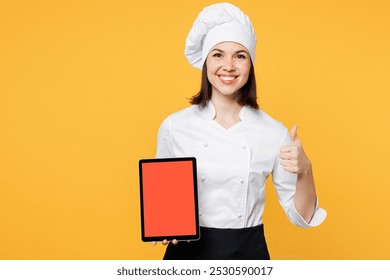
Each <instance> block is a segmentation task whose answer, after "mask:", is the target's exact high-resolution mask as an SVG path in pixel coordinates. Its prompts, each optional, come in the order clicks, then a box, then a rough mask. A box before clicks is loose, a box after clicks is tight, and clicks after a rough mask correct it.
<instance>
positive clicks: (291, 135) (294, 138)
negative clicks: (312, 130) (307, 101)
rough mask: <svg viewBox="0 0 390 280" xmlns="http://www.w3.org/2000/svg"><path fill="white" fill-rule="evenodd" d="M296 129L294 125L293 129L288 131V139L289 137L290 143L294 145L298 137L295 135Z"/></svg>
mask: <svg viewBox="0 0 390 280" xmlns="http://www.w3.org/2000/svg"><path fill="white" fill-rule="evenodd" d="M297 129H298V125H296V124H294V125H293V127H292V128H291V130H290V137H291V141H292V142H293V143H294V142H295V141H296V139H297V137H298V135H297Z"/></svg>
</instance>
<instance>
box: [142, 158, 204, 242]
mask: <svg viewBox="0 0 390 280" xmlns="http://www.w3.org/2000/svg"><path fill="white" fill-rule="evenodd" d="M196 178H197V177H196V159H195V158H194V157H185V158H158V159H141V160H140V161H139V180H140V198H141V232H142V241H162V240H164V239H166V240H168V241H169V240H173V239H177V240H198V239H199V216H198V190H197V179H196Z"/></svg>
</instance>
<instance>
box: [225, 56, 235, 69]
mask: <svg viewBox="0 0 390 280" xmlns="http://www.w3.org/2000/svg"><path fill="white" fill-rule="evenodd" d="M223 70H225V71H228V72H231V71H234V70H236V66H235V65H234V60H233V59H232V58H226V59H224V62H223Z"/></svg>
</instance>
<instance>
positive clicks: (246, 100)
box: [189, 63, 259, 109]
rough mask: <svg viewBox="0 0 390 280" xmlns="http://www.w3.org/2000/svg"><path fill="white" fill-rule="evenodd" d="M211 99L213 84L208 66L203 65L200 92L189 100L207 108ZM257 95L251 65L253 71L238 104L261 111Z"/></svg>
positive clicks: (242, 89)
mask: <svg viewBox="0 0 390 280" xmlns="http://www.w3.org/2000/svg"><path fill="white" fill-rule="evenodd" d="M210 99H211V84H210V82H209V80H208V78H207V66H206V63H204V64H203V69H202V82H201V85H200V91H199V92H198V93H197V94H195V95H194V96H192V97H191V98H190V99H189V100H190V103H191V104H192V105H200V106H201V107H205V106H206V104H207V102H208V101H209V100H210ZM256 99H257V93H256V78H255V70H254V67H253V64H252V63H251V69H250V71H249V77H248V81H247V82H246V84H245V85H244V86H243V87H242V88H241V89H240V93H239V94H238V98H237V102H238V104H240V105H242V106H246V105H248V106H250V107H252V108H254V109H259V105H258V104H257V100H256Z"/></svg>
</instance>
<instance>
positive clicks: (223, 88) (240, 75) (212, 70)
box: [206, 42, 251, 98]
mask: <svg viewBox="0 0 390 280" xmlns="http://www.w3.org/2000/svg"><path fill="white" fill-rule="evenodd" d="M206 66H207V78H208V80H209V82H210V84H211V88H212V95H214V94H217V95H221V96H225V97H227V98H236V97H237V94H238V93H239V90H240V89H241V88H242V87H243V86H244V85H245V84H246V82H247V81H248V77H249V73H250V69H251V58H250V55H249V51H248V50H247V49H246V48H245V47H244V46H242V45H241V44H238V43H234V42H222V43H219V44H217V45H215V46H214V47H213V48H212V49H211V51H210V52H209V54H208V56H207V59H206Z"/></svg>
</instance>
